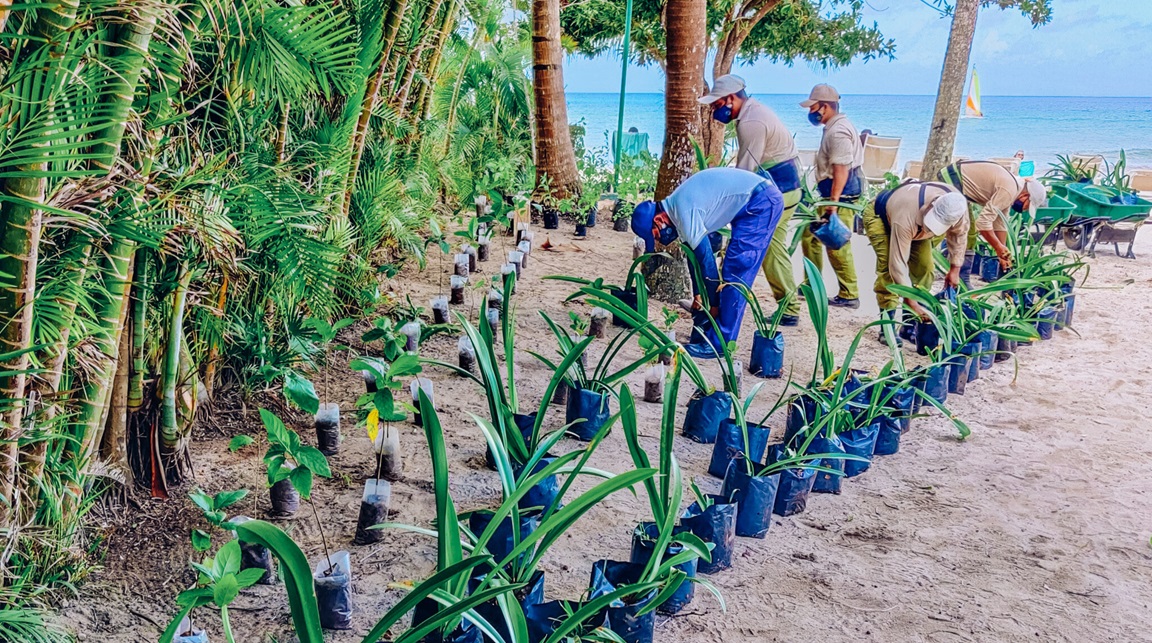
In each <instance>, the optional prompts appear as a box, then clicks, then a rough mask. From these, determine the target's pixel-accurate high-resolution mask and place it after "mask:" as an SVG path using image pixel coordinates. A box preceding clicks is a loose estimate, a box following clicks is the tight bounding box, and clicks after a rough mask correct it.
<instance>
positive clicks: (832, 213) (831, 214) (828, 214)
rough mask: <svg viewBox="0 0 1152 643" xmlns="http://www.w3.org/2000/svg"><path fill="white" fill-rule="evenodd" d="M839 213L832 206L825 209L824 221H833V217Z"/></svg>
mask: <svg viewBox="0 0 1152 643" xmlns="http://www.w3.org/2000/svg"><path fill="white" fill-rule="evenodd" d="M837 211H838V210H837V208H836V206H834V205H830V206H828V207H826V208H824V220H825V221H827V220H828V219H831V218H832V217H834V216H836V212H837Z"/></svg>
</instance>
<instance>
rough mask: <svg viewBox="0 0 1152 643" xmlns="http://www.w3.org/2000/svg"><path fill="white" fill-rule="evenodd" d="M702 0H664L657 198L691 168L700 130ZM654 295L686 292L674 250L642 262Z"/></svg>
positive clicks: (663, 297) (683, 268) (704, 44)
mask: <svg viewBox="0 0 1152 643" xmlns="http://www.w3.org/2000/svg"><path fill="white" fill-rule="evenodd" d="M707 8H708V7H707V2H706V0H669V1H668V4H667V5H665V11H666V13H665V24H666V25H667V27H666V30H667V49H668V55H667V67H666V69H665V72H664V77H665V85H664V155H663V158H661V159H660V173H659V175H657V178H656V198H657V199H663V198H664V197H666V196H668V195H669V194H671V193H672V191H673V190H675V189H676V186H678V185H680V183H681V182H682V181H683V180H684V179H686V178H688V177H689V176H691V175H692V173H693V172H694V171H695V169H696V153H695V150H693V149H692V141H693V140H695V139H697V138H698V137H699V136H700V109H699V103H697V102H696V99H697V98H698V97H699V96H700V95H701V90H702V86H701V81H702V80H703V78H704V59H705V56H707V55H708V40H707V38H708V34H707V31H706V27H705V23H706V14H707ZM644 275H645V278H646V279H647V281H648V286H649V288H650V289H651V294H652V296H653V297H655V298H656V299H658V300H660V301H676V300H677V299H680V298H683V297H685V296H687V294H688V292H689V290H688V266H687V264H686V263H685V261H684V258H683V257H682V256H679V253H677V254H676V255H675V256H673V257H672V258H671V259H662V258H657V260H655V261H648V262H647V263H646V264H645V267H644Z"/></svg>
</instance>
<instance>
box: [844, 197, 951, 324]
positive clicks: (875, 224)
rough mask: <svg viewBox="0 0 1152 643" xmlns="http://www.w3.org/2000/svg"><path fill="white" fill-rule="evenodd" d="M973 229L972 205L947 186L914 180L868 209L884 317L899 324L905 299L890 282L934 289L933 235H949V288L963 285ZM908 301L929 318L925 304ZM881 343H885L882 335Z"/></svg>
mask: <svg viewBox="0 0 1152 643" xmlns="http://www.w3.org/2000/svg"><path fill="white" fill-rule="evenodd" d="M968 227H969V222H968V201H967V200H966V199H965V198H964V195H962V194H960V193H959V192H957V191H956V189H955V188H953V187H951V186H949V185H945V184H943V183H928V182H922V181H909V182H906V183H902V184H900V185H899V186H897V187H895V188H892V189H891V190H885V191H883V192H881V193H880V194H879V195H878V196H877V197H876V200H875V201H873V202H872V204H871V206H870V207H868V208H866V209H865V210H864V230H865V232H866V233H867V234H868V240H869V241H870V242H871V243H872V248H873V250H875V251H876V285H875V288H874V290H875V291H876V302H877V303H878V304H879V305H880V314H881V315H882V316H887V317H889V318H891V319H896V320H897V321H899V317H898V310H899V305H900V298H899V297H898V296H896V295H894V294H892V292H890V291H889V290H888V286H889V284H900V285H902V286H909V287H911V286H914V285H915V286H918V287H920V288H922V289H924V290H928V289H929V288H931V287H932V280H933V276H934V275H933V261H932V247H933V245H934V244H933V241H932V240H933V238H934V237H939V236H940V235H946V238H947V242H948V257H949V259H950V260H951V269H950V270H949V271H948V273H947V274H945V275H944V284H945V285H947V286H952V287H956V286H957V285H958V284H959V283H960V268H961V266H962V265H963V263H964V249H965V248H966V246H967V239H968ZM904 301H905V303H907V304H908V307H909V308H911V309H912V311H913V312H914V313H915V314H916V315H917V316H918V317H920V318H921V319H925V320H926V319H928V312H927V311H926V310H924V307H923V306H921V305H920V304H919V303H917V302H915V301H912V300H911V299H905V300H904ZM880 340H881V341H882V342H883V341H884V334H883V332H881V334H880ZM896 341H897V342H899V339H897V340H896Z"/></svg>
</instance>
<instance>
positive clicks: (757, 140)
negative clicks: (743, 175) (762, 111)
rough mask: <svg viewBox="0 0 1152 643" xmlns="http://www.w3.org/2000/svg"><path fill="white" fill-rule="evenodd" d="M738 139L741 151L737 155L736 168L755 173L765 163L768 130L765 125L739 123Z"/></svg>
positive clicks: (737, 127)
mask: <svg viewBox="0 0 1152 643" xmlns="http://www.w3.org/2000/svg"><path fill="white" fill-rule="evenodd" d="M736 138H737V139H738V140H739V141H740V151H739V152H738V153H737V154H736V167H738V168H740V169H741V170H748V171H749V172H755V171H756V170H758V169H760V166H761V164H763V163H764V146H765V144H766V143H767V141H768V128H766V127H764V124H763V123H757V122H737V123H736Z"/></svg>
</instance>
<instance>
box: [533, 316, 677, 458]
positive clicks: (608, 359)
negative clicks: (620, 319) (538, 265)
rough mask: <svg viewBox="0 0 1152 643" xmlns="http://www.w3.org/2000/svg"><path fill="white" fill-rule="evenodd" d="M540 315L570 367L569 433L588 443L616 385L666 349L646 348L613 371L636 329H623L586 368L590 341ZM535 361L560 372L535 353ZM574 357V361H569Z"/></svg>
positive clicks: (604, 417) (601, 421)
mask: <svg viewBox="0 0 1152 643" xmlns="http://www.w3.org/2000/svg"><path fill="white" fill-rule="evenodd" d="M540 316H541V317H543V318H544V322H545V323H546V324H548V327H549V329H551V331H552V334H553V335H554V336H555V338H556V342H557V344H558V349H559V350H558V352H559V355H560V359H561V361H562V362H568V363H570V364H571V365H570V366H569V367H568V369H567V371H560V372H561V373H564V375H565V376H566V378H567V380H568V382H569V383H570V384H571V386H572V389H571V390H570V391H569V393H568V405H567V416H566V417H567V419H566V422H567V423H568V424H569V425H570V427H569V432H570V433H571V434H572V435H573V436H574V437H576V439H578V440H584V441H587V440H590V439H591V438H592V436H594V435H596V433H597V432H599V430H600V427H602V426H603V425H604V423H605V422H607V420H608V415H609V413H610V411H609V397H610V396H611V394H612V393H613V388H612V387H613V386H614V385H615V383H616V382H618V381H620V380H622V379H624V378H625V377H627V376H628V375H630V374H631V373H632V372H634V371H635V370H636V369H638V368H640V367H641V366H643V365H644V364H646V363H648V362H649V361H651V360H652V359H654V358H655V357H656V356H657V355H659V354H660V353H661V352H662V351H664V350H665V347H664V346H663V345H660V346H656V347H653V348H650V349H647V350H646V351H645V352H644V353H643V354H642V355H641V356H640V357H639V358H638V359H636V360H633V361H632V362H629V363H627V364H626V365H625V366H623V367H622V368H618V369H617V368H615V367H614V365H613V363H614V362H615V360H616V358H617V357H618V356H619V355H620V352H621V350H622V349H623V348H624V347H625V346H627V345H628V344H629V343H630V342H631V340H632V338H633V337H635V336H636V335H637V333H638V331H637V330H636V329H629V330H624V331H621V332H619V333H617V334H616V336H615V337H613V338H612V339H611V340H610V341H609V342H608V346H607V347H605V349H604V353H603V354H602V355H601V356H600V359H599V360H598V361H597V362H596V364H595V366H594V367H591V368H590V367H588V366H586V365H585V360H583V359H581V357H582V356H583V355H584V353H585V351H586V350H587V347H588V342H589V341H590V340H591V338H585V339H584V340H583V341H580V342H578V343H577V342H574V341H573V339H572V337H570V336H569V335H568V333H566V332H565V331H563V330H562V329H561V328H560V327H559V326H558V325H557V324H556V322H554V321H552V318H551V317H549V316H548V314H547V313H545V312H544V311H540ZM531 354H532V355H533V356H534V357H536V358H537V359H538V360H540V361H541V362H543V363H544V364H545V365H547V366H548V367H549V368H550V369H552V371H553V373H556V372H557V371H558V370H559V367H557V366H556V364H555V363H553V362H552V361H551V360H549V359H547V358H545V357H543V356H541V355H540V354H538V353H534V352H533V353H531ZM573 355H575V356H576V357H575V358H574V359H568V358H570V357H572V356H573Z"/></svg>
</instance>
